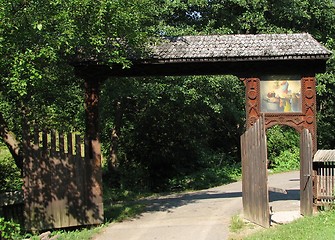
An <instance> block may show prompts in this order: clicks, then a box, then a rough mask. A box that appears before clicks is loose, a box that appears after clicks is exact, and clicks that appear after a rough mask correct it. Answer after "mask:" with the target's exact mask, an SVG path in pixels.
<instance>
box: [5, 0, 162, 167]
mask: <svg viewBox="0 0 335 240" xmlns="http://www.w3.org/2000/svg"><path fill="white" fill-rule="evenodd" d="M155 13H156V10H155V6H154V5H153V4H152V3H151V1H148V0H145V1H136V0H131V1H123V0H119V1H113V0H102V1H88V0H84V1H82V0H80V1H79V0H75V1H64V0H58V1H51V2H50V1H46V0H32V1H21V0H14V1H3V0H1V2H0V17H1V22H2V23H1V26H0V36H1V37H0V72H1V73H0V86H1V89H0V133H1V137H2V139H3V141H4V142H5V143H6V145H7V146H8V148H9V149H10V150H11V153H12V155H13V157H14V159H15V160H16V162H17V164H18V165H21V164H20V162H22V158H21V156H20V154H19V143H20V140H19V135H20V134H19V133H20V131H21V130H20V129H21V128H22V125H21V124H22V121H23V120H24V121H27V122H33V123H35V124H37V125H39V126H40V127H49V128H51V127H61V126H64V123H65V122H67V124H65V126H66V127H68V128H80V127H81V126H80V123H79V122H80V118H81V117H80V114H81V113H80V110H81V109H80V107H77V106H78V105H79V104H78V103H82V98H81V97H78V95H81V94H82V93H81V90H80V84H82V83H81V82H80V81H79V80H78V79H76V78H75V77H74V74H73V69H72V68H71V66H70V64H69V63H70V62H71V61H74V59H73V56H75V57H76V58H80V60H81V61H86V60H87V61H89V60H90V59H92V58H93V57H94V58H99V60H100V61H101V62H103V63H105V64H112V63H118V64H122V65H123V66H124V67H128V66H129V64H130V62H129V60H128V57H129V56H130V55H131V56H139V55H141V54H144V52H145V47H146V46H147V44H148V43H149V42H151V41H152V38H151V37H150V36H152V29H151V28H152V27H151V25H152V22H153V21H154V18H153V15H154V14H155ZM60 86H62V87H60ZM61 90H62V91H61ZM69 99H70V101H68V100H69ZM42 116H44V119H43V121H39V120H41V119H42ZM37 119H39V120H37ZM64 120H66V121H65V122H64ZM57 122H58V123H57ZM73 122H75V123H76V124H73ZM60 123H62V124H60ZM78 125H79V126H78ZM14 133H16V134H14Z"/></svg>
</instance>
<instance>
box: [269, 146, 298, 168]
mask: <svg viewBox="0 0 335 240" xmlns="http://www.w3.org/2000/svg"><path fill="white" fill-rule="evenodd" d="M272 167H273V170H274V171H275V172H283V171H289V170H296V169H299V167H300V155H299V149H298V148H292V149H290V150H284V151H282V152H281V153H280V155H279V156H277V157H275V158H274V159H273V162H272Z"/></svg>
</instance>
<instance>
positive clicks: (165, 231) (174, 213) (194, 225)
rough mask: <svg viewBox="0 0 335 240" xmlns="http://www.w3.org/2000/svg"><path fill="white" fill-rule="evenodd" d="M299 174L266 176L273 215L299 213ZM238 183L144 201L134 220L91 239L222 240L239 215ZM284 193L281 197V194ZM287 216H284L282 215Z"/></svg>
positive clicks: (240, 210)
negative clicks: (139, 213)
mask: <svg viewBox="0 0 335 240" xmlns="http://www.w3.org/2000/svg"><path fill="white" fill-rule="evenodd" d="M299 184H300V182H299V172H290V173H283V174H276V175H269V184H268V185H269V187H271V188H272V189H277V190H279V191H277V192H270V206H272V210H273V211H274V213H280V212H287V211H295V212H298V211H299ZM241 191H242V183H241V182H235V183H231V184H228V185H224V186H219V187H215V188H211V189H207V190H202V191H197V192H190V193H183V194H173V195H169V196H164V197H159V198H150V199H146V200H144V202H145V204H146V206H147V211H146V212H144V213H143V214H141V216H139V217H138V218H135V219H132V220H127V221H124V222H121V223H111V224H110V225H109V226H108V227H106V228H105V229H104V230H103V232H101V233H100V234H99V235H97V236H96V237H95V238H94V239H95V240H107V239H108V240H155V239H157V240H173V239H176V240H224V239H228V235H229V224H230V221H231V218H232V216H234V215H236V214H240V213H242V192H241ZM285 191H286V192H287V194H283V193H282V192H285ZM286 215H287V214H286Z"/></svg>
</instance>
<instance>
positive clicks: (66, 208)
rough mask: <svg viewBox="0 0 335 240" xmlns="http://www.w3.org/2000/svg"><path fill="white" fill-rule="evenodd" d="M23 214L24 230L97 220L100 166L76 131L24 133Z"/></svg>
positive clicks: (100, 207)
mask: <svg viewBox="0 0 335 240" xmlns="http://www.w3.org/2000/svg"><path fill="white" fill-rule="evenodd" d="M24 139H25V141H24V146H23V148H24V152H25V156H26V157H25V159H24V172H23V173H24V204H25V207H24V215H25V227H26V229H27V230H35V229H37V230H43V229H51V228H65V227H71V226H78V225H92V224H100V223H102V221H103V204H102V195H101V194H100V193H98V194H97V193H96V191H95V188H96V186H95V185H96V183H97V182H101V179H99V178H100V177H101V168H100V167H99V168H96V167H95V166H94V164H95V161H92V159H91V158H90V157H89V154H88V153H89V144H88V141H84V140H83V139H82V138H81V137H80V136H79V135H75V134H67V135H64V134H59V133H56V132H54V131H52V132H51V133H47V132H38V131H37V130H35V131H34V134H33V136H28V134H27V133H26V134H25V137H24Z"/></svg>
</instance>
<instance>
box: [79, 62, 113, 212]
mask: <svg viewBox="0 0 335 240" xmlns="http://www.w3.org/2000/svg"><path fill="white" fill-rule="evenodd" d="M104 70H105V67H104V68H103V69H100V67H99V66H96V67H94V66H90V67H85V66H81V67H79V66H78V67H76V75H77V76H79V77H81V78H82V79H84V81H85V123H86V132H85V141H87V145H88V146H89V147H88V152H87V155H88V156H89V157H88V158H87V159H86V166H87V174H88V176H91V182H90V183H89V186H87V187H88V188H89V189H88V190H89V191H90V192H91V201H92V203H94V204H95V205H97V206H98V207H99V209H98V211H96V213H95V215H96V216H94V218H96V219H102V218H103V199H102V169H101V146H100V134H99V133H100V129H99V97H100V84H101V83H102V82H103V81H105V80H106V79H107V75H106V74H104V73H105V72H104Z"/></svg>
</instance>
